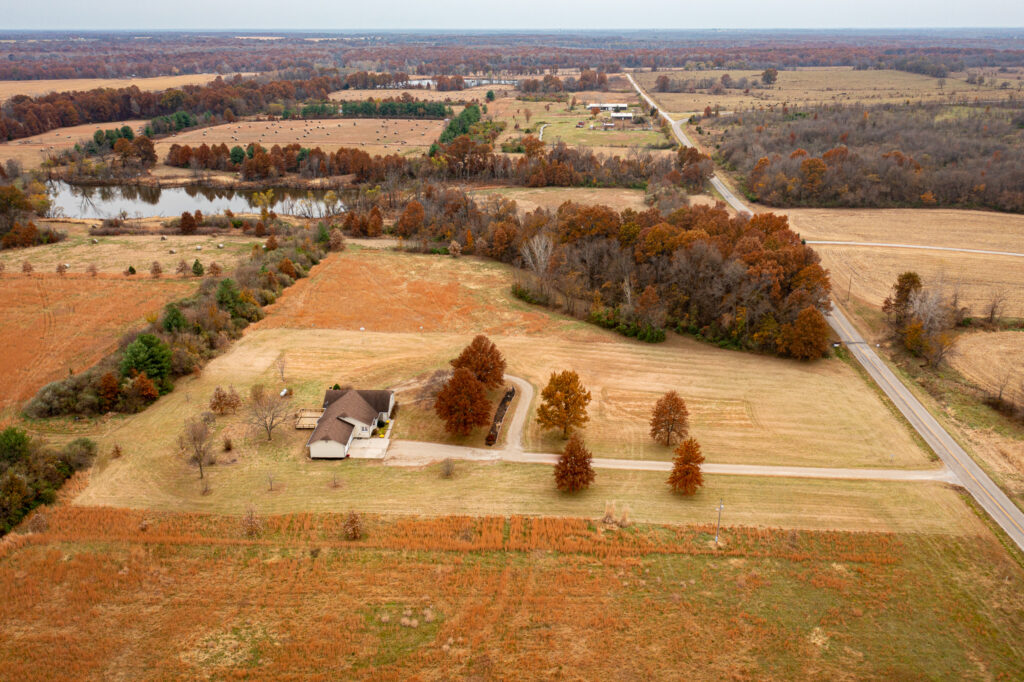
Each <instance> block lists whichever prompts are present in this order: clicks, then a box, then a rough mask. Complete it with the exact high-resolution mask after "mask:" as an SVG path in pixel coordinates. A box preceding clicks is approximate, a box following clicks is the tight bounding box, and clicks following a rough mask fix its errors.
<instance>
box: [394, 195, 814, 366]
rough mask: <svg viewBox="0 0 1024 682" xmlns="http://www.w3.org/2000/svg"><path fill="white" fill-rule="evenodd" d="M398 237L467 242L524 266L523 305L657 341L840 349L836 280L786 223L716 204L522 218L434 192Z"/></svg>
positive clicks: (468, 249) (398, 224) (416, 205)
mask: <svg viewBox="0 0 1024 682" xmlns="http://www.w3.org/2000/svg"><path fill="white" fill-rule="evenodd" d="M392 232H393V234H395V235H397V236H400V237H402V238H403V239H404V240H406V245H407V247H408V248H418V249H420V250H422V251H432V250H437V249H438V248H439V247H447V246H448V245H450V244H451V243H452V242H455V243H456V244H457V245H458V247H459V251H460V252H462V253H472V254H476V255H483V256H488V257H491V258H494V259H496V260H499V261H502V262H505V263H509V264H512V265H515V266H517V267H520V268H522V270H523V271H524V273H525V274H524V276H523V277H521V278H520V282H519V283H518V284H517V287H518V294H519V295H520V296H521V297H524V298H527V299H528V300H530V301H534V302H538V303H547V304H554V303H558V304H559V305H561V306H562V307H564V308H565V309H566V311H567V312H569V313H570V314H574V315H576V316H578V317H584V318H587V319H590V320H591V321H592V322H594V323H597V324H601V325H603V326H608V327H612V328H614V329H616V330H617V331H620V332H621V333H624V334H629V335H633V336H641V335H645V336H647V338H646V339H645V340H653V341H656V340H659V337H662V338H663V334H664V330H666V329H672V330H675V331H677V332H680V333H689V334H693V335H696V336H699V337H701V338H704V339H707V340H709V341H712V342H714V343H717V344H719V345H721V346H724V347H733V348H739V349H747V350H756V351H759V352H765V353H774V354H779V355H783V356H789V357H794V358H801V359H813V358H818V357H821V356H822V355H824V354H825V353H826V352H827V350H828V339H829V330H828V325H827V323H826V322H825V319H824V316H823V312H824V311H826V310H828V308H829V302H828V298H829V292H830V291H831V282H830V280H829V276H828V272H827V271H826V270H825V269H824V268H822V267H821V265H820V264H819V258H818V256H817V254H816V253H815V252H814V251H813V249H811V248H810V247H808V246H806V245H804V244H802V243H801V240H800V238H799V236H798V235H796V234H795V233H794V232H793V231H792V230H791V229H790V228H789V225H788V222H787V219H786V217H785V216H778V215H774V214H758V215H755V216H747V215H740V216H730V215H729V213H728V212H727V211H726V210H725V209H724V207H707V206H692V207H689V206H687V207H681V208H677V209H675V210H673V211H672V212H670V213H668V214H664V213H662V212H661V211H659V210H658V209H656V208H651V209H648V210H646V211H636V210H634V209H626V210H624V211H621V212H618V211H615V210H613V209H611V208H609V207H607V206H583V205H580V204H574V203H572V202H566V203H564V204H563V205H562V206H560V207H559V208H558V210H557V211H554V212H552V211H545V210H542V209H538V210H536V211H534V212H532V213H529V214H527V215H525V216H521V215H520V214H519V212H518V211H517V210H516V206H515V202H512V201H509V200H507V199H503V198H501V197H491V198H489V199H488V201H486V202H485V203H483V204H481V203H478V202H476V201H474V200H472V199H470V198H469V197H468V196H467V195H466V194H465V193H463V192H461V191H460V190H457V189H453V188H448V187H439V186H434V185H428V186H427V187H426V188H425V189H424V190H423V191H422V192H421V193H419V195H418V196H416V198H415V199H413V200H412V201H410V202H409V203H408V204H407V205H406V207H405V208H404V210H403V211H402V213H401V215H400V216H399V217H398V219H397V220H396V221H395V224H394V227H393V228H392ZM658 330H661V333H660V334H659V333H658Z"/></svg>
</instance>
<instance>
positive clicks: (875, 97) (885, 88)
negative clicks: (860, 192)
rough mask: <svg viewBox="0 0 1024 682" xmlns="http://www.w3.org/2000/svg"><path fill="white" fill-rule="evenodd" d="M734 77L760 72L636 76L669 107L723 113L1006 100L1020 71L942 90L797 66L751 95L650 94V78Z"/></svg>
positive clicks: (952, 81)
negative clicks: (998, 82)
mask: <svg viewBox="0 0 1024 682" xmlns="http://www.w3.org/2000/svg"><path fill="white" fill-rule="evenodd" d="M726 73H727V74H729V75H730V76H731V77H732V78H733V79H734V80H739V79H740V78H744V77H745V78H747V79H749V80H751V81H753V80H758V81H759V80H760V78H761V71H747V70H742V69H719V70H714V71H686V70H684V69H663V70H659V71H657V72H654V73H652V72H650V71H642V72H638V73H636V74H635V75H634V78H635V79H636V81H637V83H639V84H640V86H641V87H643V88H644V89H645V90H646V91H648V92H649V93H650V94H651V96H652V97H654V98H655V99H656V100H657V101H658V102H659V103H660V104H661V105H662V107H664V108H665V109H666V110H667V111H670V112H673V113H676V114H679V115H682V114H689V113H694V112H702V111H704V108H705V107H708V106H710V107H712V108H714V107H715V106H719V107H721V109H722V110H723V111H737V110H743V109H751V108H757V107H763V106H767V105H771V104H789V105H790V106H794V105H798V106H807V105H812V104H853V103H863V104H884V103H887V102H903V101H906V100H911V101H921V100H936V101H960V100H964V99H967V100H974V99H975V98H978V99H996V100H1005V99H1008V98H1010V97H1013V96H1016V94H1017V93H1018V90H1017V86H1018V80H1017V78H1018V76H1019V75H1020V74H1019V73H1016V72H1014V73H1008V74H1003V76H1005V78H1004V80H1006V81H1009V82H1010V84H1011V87H1009V88H1007V89H1005V90H1004V89H1000V88H999V87H998V86H990V85H986V86H982V87H978V86H974V85H968V84H967V82H966V78H967V74H963V73H958V74H951V75H950V76H949V77H947V78H946V79H945V85H944V87H943V88H941V89H940V88H939V80H938V79H937V78H932V77H930V76H922V75H919V74H914V73H907V72H904V71H886V70H874V69H873V70H865V71H857V70H855V69H853V67H847V66H837V67H808V68H800V69H795V70H780V71H779V78H778V81H777V82H776V83H775V85H773V86H772V87H771V88H767V89H763V90H761V89H751V90H750V93H749V94H744V93H743V91H742V90H726V91H725V93H724V94H722V95H713V94H711V93H710V92H707V91H698V92H696V93H692V94H688V93H669V92H654V82H655V80H656V79H657V78H658V76H661V75H667V76H668V77H669V78H671V79H673V80H687V79H691V78H692V79H695V80H700V79H703V78H711V79H715V80H718V79H720V78H721V77H722V76H723V75H724V74H726Z"/></svg>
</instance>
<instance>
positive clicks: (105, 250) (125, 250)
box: [0, 220, 263, 279]
mask: <svg viewBox="0 0 1024 682" xmlns="http://www.w3.org/2000/svg"><path fill="white" fill-rule="evenodd" d="M97 223H98V221H85V220H75V221H41V222H40V223H38V224H41V225H42V224H45V225H48V226H50V227H52V228H53V229H55V230H59V231H62V232H65V233H67V235H68V237H67V239H65V240H64V241H61V242H57V243H56V244H46V245H43V246H33V247H30V248H27V249H9V250H5V251H0V263H3V264H4V266H5V268H6V271H7V272H9V273H13V272H20V271H21V266H22V263H24V262H25V261H28V262H29V263H31V264H32V267H34V268H35V270H36V272H38V273H52V272H54V271H55V270H56V268H57V264H58V263H65V264H67V265H69V266H71V267H70V269H69V272H70V273H78V274H81V273H84V272H85V271H86V268H87V267H88V266H89V265H90V264H93V265H95V266H96V269H97V270H98V271H99V272H103V273H111V274H120V273H122V272H123V271H124V270H125V268H127V267H128V266H129V265H134V266H135V269H136V270H137V271H138V272H139V275H138V276H139V277H147V278H148V276H149V275H148V273H149V268H150V265H152V263H153V261H156V262H158V263H160V266H161V267H162V268H163V272H164V274H163V277H164V278H165V279H167V278H173V277H175V276H176V275H175V268H176V267H177V266H178V263H179V262H180V261H182V260H184V261H186V262H187V263H188V264H189V266H191V265H192V262H193V261H194V260H195V259H196V258H198V259H199V260H200V262H202V263H203V264H204V265H209V264H210V263H211V262H214V261H216V262H217V263H219V264H220V265H221V266H222V267H224V268H225V269H228V268H230V267H231V266H233V265H234V264H235V263H237V262H238V261H239V260H241V259H242V258H244V257H246V256H248V254H249V251H250V250H251V249H252V246H253V244H258V243H262V241H263V240H261V239H258V238H255V237H249V236H247V235H242V234H241V232H240V231H239V232H237V233H236V234H218V235H205V236H200V235H195V236H184V235H168V236H167V238H166V240H165V241H161V239H160V236H159V235H156V234H153V235H119V236H118V235H115V236H100V237H92V236H90V235H89V226H90V225H95V224H97ZM93 239H95V240H96V241H97V243H95V244H94V243H93V241H92V240H93ZM218 244H223V245H224V248H223V249H219V248H217V246H218ZM196 247H200V248H199V250H197V249H196ZM172 249H173V250H174V251H176V252H177V253H173V254H172V253H171V250H172Z"/></svg>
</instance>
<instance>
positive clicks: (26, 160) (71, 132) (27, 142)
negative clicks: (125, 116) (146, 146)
mask: <svg viewBox="0 0 1024 682" xmlns="http://www.w3.org/2000/svg"><path fill="white" fill-rule="evenodd" d="M148 123H149V121H144V120H132V121H115V122H113V123H87V124H85V125H80V126H72V127H70V128H56V129H54V130H51V131H49V132H46V133H42V134H41V135H33V136H31V137H23V138H21V139H20V140H11V141H9V142H0V161H6V160H7V159H15V160H17V161H19V162H21V164H22V166H24V167H25V168H26V169H31V168H35V167H37V166H39V164H41V163H42V162H43V161H45V160H46V159H47V158H49V157H50V155H52V154H57V153H59V152H62V151H64V150H66V149H71V148H72V147H74V146H75V145H76V144H77V143H79V142H81V141H82V140H85V139H86V138H90V137H92V135H93V133H95V132H96V131H97V130H110V129H111V128H120V127H122V126H126V125H127V126H131V127H132V128H133V129H134V130H135V132H136V133H140V132H142V130H143V128H145V127H146V125H147V124H148Z"/></svg>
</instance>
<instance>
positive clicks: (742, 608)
mask: <svg viewBox="0 0 1024 682" xmlns="http://www.w3.org/2000/svg"><path fill="white" fill-rule="evenodd" d="M49 514H50V529H49V530H48V531H47V532H46V533H44V534H35V535H28V536H15V537H16V538H18V539H19V540H18V542H16V543H13V544H11V545H10V549H9V550H8V551H7V552H6V557H5V558H3V559H2V560H0V576H2V580H0V586H2V587H0V599H2V600H3V603H4V604H5V609H4V610H3V615H2V616H0V629H2V631H3V632H4V633H5V637H4V638H2V639H0V657H2V659H3V660H4V662H5V666H4V667H5V671H6V672H7V673H8V674H9V675H10V676H11V677H13V678H16V679H22V680H26V681H30V680H36V679H39V680H43V679H57V678H60V679H72V678H74V679H83V678H84V679H91V678H92V679H99V678H109V677H112V676H124V677H127V678H139V677H149V676H157V677H168V678H171V677H173V678H206V677H213V678H232V677H236V676H255V677H259V678H267V679H269V678H280V677H289V676H293V677H294V676H299V677H317V676H325V677H330V678H364V677H370V678H374V679H379V678H384V679H408V678H411V677H416V678H421V679H430V680H442V679H465V678H488V677H498V676H501V674H502V672H501V671H509V670H514V671H516V676H517V677H519V678H522V679H549V678H551V677H552V676H553V675H557V674H558V671H560V670H567V669H568V670H572V671H573V675H574V676H579V677H581V678H586V679H600V678H605V677H607V676H609V675H610V674H611V675H614V671H618V670H623V669H625V668H627V667H628V669H630V670H632V671H635V672H636V674H637V675H639V676H642V677H644V678H646V679H660V678H667V677H674V676H676V675H678V673H679V671H680V670H699V671H700V672H699V673H697V677H698V678H707V679H722V678H733V677H751V676H753V677H758V678H765V679H776V678H778V679H781V678H787V679H793V678H807V677H819V676H825V677H829V678H834V677H846V676H849V677H856V678H873V677H887V678H890V677H891V678H911V677H918V676H922V675H925V676H934V677H938V678H946V677H957V678H962V677H964V676H965V673H966V676H968V677H972V676H976V677H979V678H986V677H996V678H1000V677H1006V678H1014V677H1019V676H1020V674H1021V673H1022V670H1024V651H1022V647H1021V642H1022V640H1024V628H1022V619H1021V617H1020V614H1021V608H1022V604H1021V594H1022V589H1021V588H1022V584H1024V576H1022V572H1021V570H1020V567H1019V566H1017V565H1016V564H1014V563H1013V561H1012V560H1011V559H1009V557H1007V555H1006V554H1005V552H1004V550H1003V549H1002V547H1000V546H999V544H998V543H997V542H995V541H994V539H992V538H991V537H988V536H965V537H950V536H935V535H916V534H914V535H909V534H908V535H891V534H860V533H857V534H847V533H835V532H829V533H806V532H785V531H758V530H751V529H745V528H733V527H730V526H729V525H727V526H726V527H725V528H724V533H723V540H724V543H723V547H722V549H720V550H715V549H714V548H713V543H712V542H711V537H712V534H713V532H714V529H713V526H709V525H706V524H705V525H702V526H699V527H693V528H672V527H664V526H654V527H633V528H630V529H627V530H625V531H621V530H617V529H605V528H604V527H598V528H595V527H594V525H593V524H589V523H588V522H587V521H586V520H585V519H524V518H519V517H513V518H509V519H505V518H484V519H468V518H464V517H463V518H458V517H456V518H443V519H426V520H414V519H399V520H395V521H383V520H380V519H373V518H371V519H369V520H368V521H369V524H368V529H367V530H368V534H367V537H366V539H364V540H362V541H359V542H356V543H351V542H344V541H342V540H340V538H339V534H340V526H341V522H342V520H343V517H344V515H343V514H337V513H335V514H321V515H309V514H299V515H295V516H284V517H267V518H265V521H266V524H265V525H266V532H265V533H264V535H263V537H261V538H260V539H255V540H250V539H246V538H244V537H242V536H241V534H240V532H239V525H238V521H237V519H236V518H223V517H212V516H202V515H182V514H177V515H165V514H153V513H146V512H129V511H122V510H109V509H77V508H66V509H63V510H62V509H57V510H51V511H50V512H49ZM143 524H145V526H146V528H145V529H142V525H143ZM407 548H416V549H417V550H418V551H415V552H410V551H408V549H407ZM413 620H415V621H416V622H415V625H413V623H412V621H413ZM325 632H331V633H338V632H342V633H344V636H324V633H325ZM709 640H713V641H715V642H716V643H717V644H716V646H714V647H711V648H707V647H706V644H707V641H709ZM637 641H643V642H644V643H645V644H644V646H641V647H637V646H636V642H637ZM58 643H59V644H58ZM56 646H59V647H60V649H61V651H62V655H60V656H55V655H53V651H54V647H56ZM698 650H699V651H701V653H700V655H699V656H696V655H695V654H693V652H694V651H698Z"/></svg>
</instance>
